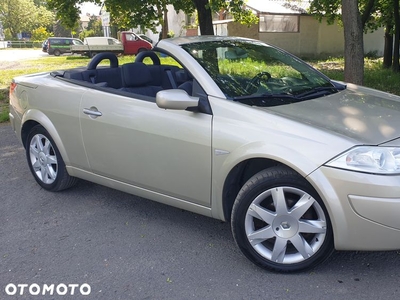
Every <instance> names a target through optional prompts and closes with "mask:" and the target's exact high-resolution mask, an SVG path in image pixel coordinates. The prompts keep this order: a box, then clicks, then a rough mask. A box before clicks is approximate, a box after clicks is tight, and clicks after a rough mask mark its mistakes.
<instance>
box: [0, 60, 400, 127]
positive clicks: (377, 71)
mask: <svg viewBox="0 0 400 300" xmlns="http://www.w3.org/2000/svg"><path fill="white" fill-rule="evenodd" d="M148 59H149V58H146V60H145V63H146V62H147V60H148ZM134 60H135V56H121V57H119V63H120V65H121V64H124V63H127V62H133V61H134ZM161 60H162V61H163V63H164V64H174V62H173V60H172V59H169V58H161ZM89 61H90V59H89V58H85V57H80V56H60V57H42V58H40V59H35V60H26V61H20V62H8V63H2V65H1V66H0V122H6V121H8V87H9V86H10V82H11V80H12V78H14V77H16V76H20V75H24V74H30V73H37V72H47V71H53V70H62V69H69V68H75V67H79V66H86V65H87V64H88V63H89ZM308 62H309V63H310V64H311V65H312V66H314V67H315V68H317V69H318V70H320V71H321V72H322V73H324V74H326V75H327V76H328V77H330V78H332V79H335V80H344V74H343V73H344V60H343V58H329V59H326V60H308ZM107 63H108V61H105V62H104V63H102V64H104V65H107ZM238 67H239V66H238ZM257 68H259V66H255V69H257ZM227 71H228V72H230V71H229V70H227ZM233 71H234V70H232V72H233ZM275 72H276V73H277V74H278V73H279V70H275V71H274V73H275ZM399 82H400V73H393V72H392V71H391V70H390V69H384V68H383V67H382V59H381V58H366V59H365V69H364V85H365V86H368V87H371V88H374V89H378V90H382V91H385V92H389V93H392V94H396V95H399V96H400V84H399Z"/></svg>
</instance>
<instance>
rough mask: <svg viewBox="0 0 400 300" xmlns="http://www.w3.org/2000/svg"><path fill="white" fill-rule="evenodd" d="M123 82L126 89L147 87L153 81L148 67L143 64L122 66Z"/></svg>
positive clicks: (135, 63)
mask: <svg viewBox="0 0 400 300" xmlns="http://www.w3.org/2000/svg"><path fill="white" fill-rule="evenodd" d="M121 70H122V80H123V83H124V84H123V85H124V86H125V87H136V86H145V85H147V84H149V83H150V82H151V81H152V77H151V73H150V70H149V69H148V67H147V66H146V65H145V64H144V63H141V62H134V63H127V64H124V65H122V67H121Z"/></svg>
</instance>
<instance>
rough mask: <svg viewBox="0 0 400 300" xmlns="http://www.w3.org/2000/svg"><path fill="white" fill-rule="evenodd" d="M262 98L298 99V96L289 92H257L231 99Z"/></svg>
mask: <svg viewBox="0 0 400 300" xmlns="http://www.w3.org/2000/svg"><path fill="white" fill-rule="evenodd" d="M260 99H261V100H263V99H294V100H299V97H297V96H294V95H290V94H258V95H247V96H237V97H233V101H247V100H249V101H250V100H260Z"/></svg>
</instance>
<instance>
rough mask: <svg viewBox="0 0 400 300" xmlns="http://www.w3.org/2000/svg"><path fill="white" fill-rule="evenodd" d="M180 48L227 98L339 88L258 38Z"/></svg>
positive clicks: (282, 97)
mask: <svg viewBox="0 0 400 300" xmlns="http://www.w3.org/2000/svg"><path fill="white" fill-rule="evenodd" d="M182 48H183V49H184V50H185V51H187V52H188V53H189V54H190V55H191V56H193V57H194V58H195V59H196V60H197V61H198V62H199V63H200V64H201V65H202V66H203V67H204V69H205V70H206V71H207V72H208V74H210V76H211V77H212V78H213V80H214V81H215V82H216V84H217V85H218V86H219V87H220V89H221V90H222V91H223V92H224V94H225V95H226V97H227V98H228V99H232V100H236V101H241V102H246V103H248V102H251V103H250V104H252V105H263V103H265V102H266V100H267V99H268V101H267V102H273V101H272V100H279V101H281V102H282V101H284V102H294V101H302V100H307V99H312V98H317V97H321V96H324V95H327V94H331V93H336V92H337V91H338V90H339V89H342V87H339V86H336V85H333V84H332V82H331V81H330V80H329V78H327V77H326V76H324V75H323V74H321V73H320V72H318V71H316V70H314V69H313V68H312V67H310V66H309V65H308V64H306V63H305V62H303V61H302V60H300V59H298V58H296V57H295V56H293V55H290V54H289V53H287V52H285V51H282V50H280V49H277V48H275V47H272V46H270V45H267V44H264V43H262V42H259V41H252V40H246V41H243V40H239V41H237V40H236V41H235V40H223V41H205V42H199V43H189V44H184V45H182ZM261 100H262V101H263V102H260V101H261ZM272 105H273V104H272Z"/></svg>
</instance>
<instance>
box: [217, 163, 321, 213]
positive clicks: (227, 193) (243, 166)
mask: <svg viewBox="0 0 400 300" xmlns="http://www.w3.org/2000/svg"><path fill="white" fill-rule="evenodd" d="M276 166H283V167H285V168H288V169H291V170H292V171H294V172H296V173H297V174H299V175H300V176H302V177H303V178H304V179H305V180H306V181H308V180H307V178H306V176H307V174H302V173H301V172H300V170H298V169H295V168H293V167H291V166H289V165H288V164H286V163H284V162H280V161H277V160H275V159H272V158H265V157H254V158H248V159H246V160H243V161H241V162H239V163H237V164H236V165H235V166H234V167H233V168H232V169H231V170H230V171H229V173H228V175H227V176H226V179H225V182H224V185H223V190H222V210H223V216H224V219H225V220H226V221H230V219H231V214H232V207H233V204H234V202H235V199H236V197H237V195H238V193H239V191H240V189H241V188H242V187H243V185H244V184H245V183H246V182H247V180H249V179H250V178H251V177H252V176H254V175H255V174H257V173H258V172H260V171H262V170H265V169H269V168H271V167H276ZM308 182H309V181H308ZM309 183H310V185H311V186H313V184H312V182H309ZM313 188H314V186H313ZM314 189H315V188H314ZM323 201H324V200H323ZM324 202H325V201H324Z"/></svg>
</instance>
